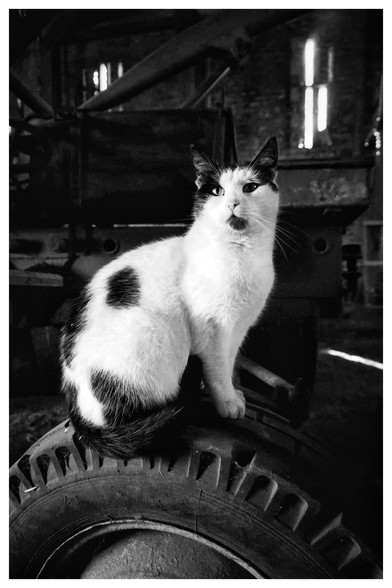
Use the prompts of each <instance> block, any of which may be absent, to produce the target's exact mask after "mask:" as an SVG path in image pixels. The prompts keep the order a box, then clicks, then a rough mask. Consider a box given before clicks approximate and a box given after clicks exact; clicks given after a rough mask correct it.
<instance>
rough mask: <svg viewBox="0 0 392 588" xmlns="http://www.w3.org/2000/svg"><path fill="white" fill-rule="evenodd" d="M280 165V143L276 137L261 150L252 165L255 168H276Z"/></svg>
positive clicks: (267, 141) (268, 140)
mask: <svg viewBox="0 0 392 588" xmlns="http://www.w3.org/2000/svg"><path fill="white" fill-rule="evenodd" d="M277 164H278V141H277V140H276V137H270V138H269V139H267V140H266V142H265V143H264V145H263V146H262V147H261V149H259V151H258V152H257V154H256V156H255V158H254V159H253V161H252V163H251V164H250V165H251V167H253V168H260V167H273V168H274V167H276V166H277Z"/></svg>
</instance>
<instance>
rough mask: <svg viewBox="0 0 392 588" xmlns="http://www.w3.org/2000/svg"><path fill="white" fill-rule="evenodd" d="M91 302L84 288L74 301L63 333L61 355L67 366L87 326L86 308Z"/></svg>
mask: <svg viewBox="0 0 392 588" xmlns="http://www.w3.org/2000/svg"><path fill="white" fill-rule="evenodd" d="M89 301H90V294H89V293H88V290H87V288H84V289H83V290H82V291H81V293H80V295H79V296H78V298H76V300H75V301H74V303H73V305H72V308H71V312H70V315H69V318H68V322H67V323H66V324H65V325H64V327H63V329H62V332H61V340H60V353H61V357H62V359H63V360H64V361H65V364H66V365H67V366H69V365H70V364H71V361H72V358H73V349H74V345H75V339H76V337H77V335H78V334H79V333H80V331H81V330H82V329H83V327H84V326H85V324H86V308H87V305H88V303H89Z"/></svg>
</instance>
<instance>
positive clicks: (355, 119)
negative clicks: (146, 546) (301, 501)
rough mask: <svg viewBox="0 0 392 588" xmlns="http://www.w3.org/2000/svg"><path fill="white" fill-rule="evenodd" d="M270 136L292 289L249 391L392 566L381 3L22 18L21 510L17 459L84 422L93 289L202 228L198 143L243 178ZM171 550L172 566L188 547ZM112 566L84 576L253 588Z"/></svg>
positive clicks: (254, 351) (15, 13) (15, 409)
mask: <svg viewBox="0 0 392 588" xmlns="http://www.w3.org/2000/svg"><path fill="white" fill-rule="evenodd" d="M271 135H276V136H277V139H278V143H279V151H280V159H279V165H278V183H279V188H280V194H281V211H280V215H279V223H278V232H277V239H276V248H275V265H276V271H277V283H276V287H275V289H274V291H273V295H272V298H271V299H270V302H269V305H268V308H267V310H266V311H265V313H264V314H263V317H262V319H261V321H260V323H259V324H258V325H257V326H256V327H254V328H253V329H252V331H251V333H250V336H249V338H248V339H247V342H246V344H245V346H244V348H243V350H242V356H241V358H240V360H239V362H238V367H239V378H240V381H241V384H242V385H243V386H244V388H245V389H246V390H248V391H249V394H250V398H253V396H252V395H255V397H256V396H258V397H259V398H260V399H261V400H254V402H256V403H257V402H259V403H261V404H262V406H263V410H264V411H265V414H267V415H275V416H274V418H275V417H276V418H278V417H279V418H280V421H279V422H282V423H284V425H281V426H282V427H283V426H285V427H286V426H287V427H289V428H290V430H293V431H294V433H293V435H294V434H297V433H296V432H299V434H309V435H314V436H316V437H318V438H319V439H320V441H321V442H322V443H323V444H325V446H328V451H331V452H333V455H334V457H333V459H332V462H331V463H332V465H331V469H330V470H329V474H330V475H329V482H330V484H331V486H333V488H334V491H336V494H337V498H336V505H337V506H336V508H337V509H338V511H339V512H341V511H342V512H343V523H344V524H345V525H346V526H347V527H348V528H349V529H351V531H352V532H353V533H354V534H355V536H356V537H359V540H360V541H363V542H364V544H365V545H367V548H369V550H370V552H372V553H373V554H374V558H375V561H376V560H377V562H380V561H381V559H382V304H383V299H382V293H383V289H382V228H383V222H382V11H381V10H371V9H367V10H362V9H361V10H345V9H344V10H343V9H342V10H281V9H279V10H272V9H271V10H270V9H268V10H264V9H263V10H240V9H238V10H237V9H236V10H218V9H211V10H209V9H187V10H178V9H162V10H160V9H146V10H139V9H137V10H136V9H133V10H131V9H130V10H123V9H116V10H98V9H97V10H96V9H94V10H85V9H79V10H76V9H67V10H59V9H53V10H41V9H34V10H10V463H11V465H12V464H15V465H14V466H13V468H14V469H13V470H12V472H13V473H12V476H11V478H10V479H11V481H12V482H11V485H10V489H11V493H10V495H11V503H12V504H13V505H14V506H15V507H16V508H19V507H21V506H23V507H24V505H25V501H26V500H32V495H33V489H35V488H36V487H37V486H38V482H36V480H35V478H34V479H29V476H27V475H26V471H25V470H24V469H23V463H25V462H24V461H23V457H22V456H23V455H24V454H25V455H26V454H27V455H29V452H30V450H29V448H30V446H31V445H32V444H33V443H35V442H36V441H38V440H39V438H40V437H41V436H42V435H43V434H45V433H47V432H48V431H49V430H50V429H51V428H52V427H54V426H56V425H59V424H60V423H62V422H63V421H64V420H65V419H67V409H66V406H65V402H64V399H63V397H62V396H61V394H60V367H59V359H58V343H59V334H60V329H61V327H62V326H63V325H64V323H65V321H66V320H67V317H68V315H69V311H70V307H71V304H72V301H73V300H74V299H75V298H76V297H77V295H78V294H79V292H80V290H81V288H82V286H83V285H84V284H85V283H86V282H87V280H89V279H90V278H91V277H92V276H93V275H94V273H95V272H96V271H97V270H98V269H99V268H100V267H102V266H103V265H104V264H106V263H108V262H109V261H111V260H112V259H114V258H115V257H116V256H117V255H119V254H120V253H123V252H124V251H126V250H127V249H130V248H132V247H134V246H136V245H138V244H141V243H145V242H148V241H151V240H156V239H159V238H162V237H166V236H171V235H181V234H184V233H185V232H186V231H187V228H188V226H189V224H190V223H191V221H192V207H193V194H194V171H193V166H192V161H191V158H190V152H189V145H190V144H197V145H199V146H200V147H201V148H202V149H203V150H205V151H206V153H209V154H211V155H212V156H213V157H214V158H215V159H216V160H220V161H222V162H225V163H227V164H232V163H236V162H241V161H246V160H248V159H250V158H252V157H253V155H254V153H255V152H256V151H257V149H258V148H259V146H260V144H261V143H262V142H263V141H264V140H265V138H266V137H268V136H271ZM334 351H337V352H338V354H334ZM339 353H340V355H339ZM363 360H365V361H363ZM366 362H367V363H366ZM276 415H278V416H276ZM271 418H272V416H271ZM279 426H280V425H279ZM69 467H70V466H69ZM151 467H153V466H151ZM37 471H38V470H37ZM15 472H16V473H15ZM48 475H49V474H48ZM23 476H25V477H23ZM201 477H202V476H201ZM26 478H27V481H26ZM331 480H333V481H331ZM22 488H24V490H23V491H22V490H21V489H22ZM23 492H25V494H24V495H23ZM334 505H335V502H334ZM335 515H336V513H335ZM335 515H334V516H335ZM279 516H280V515H279ZM276 517H277V518H279V517H278V515H275V518H276ZM332 519H333V520H335V519H336V516H335V518H333V517H332V518H331V520H332ZM339 520H340V519H339ZM303 524H304V526H305V523H303ZM286 526H287V525H286ZM288 526H290V525H288ZM332 527H333V525H332ZM332 527H331V526H330V527H328V529H330V528H332ZM304 533H305V531H304ZM139 540H140V541H143V538H142V539H140V538H139ZM146 540H147V539H146ZM187 540H188V539H187ZM159 541H161V539H160V540H159ZM173 541H174V540H173ZM184 541H185V539H184ZM189 541H190V540H189ZM342 541H343V540H342ZM350 541H351V539H350ZM157 543H158V542H157ZM184 545H186V542H185V544H184V543H183V546H182V547H183V549H188V548H186V547H185V546H184ZM355 545H356V546H357V543H355ZM128 548H129V545H128ZM133 548H134V549H135V550H136V551H137V546H136V547H135V546H134V547H133ZM153 549H156V550H157V549H158V547H157V544H155V543H154V544H153ZM167 549H168V551H167V552H165V551H164V548H162V550H163V551H162V553H163V555H162V558H163V559H165V558H166V555H167V553H171V551H173V552H174V551H175V550H176V549H178V546H177V543H176V542H175V541H174V542H173V543H172V544H170V545H169V547H168V548H167ZM203 549H206V550H207V547H206V546H205V545H204V546H203ZM233 549H234V548H233ZM345 549H346V552H347V553H346V552H345V553H346V555H345V556H344V557H343V556H342V558H343V559H342V560H340V559H339V562H340V563H338V564H336V569H337V570H338V572H336V573H339V574H341V576H339V575H337V576H333V577H347V578H352V577H358V578H369V577H379V576H377V574H378V573H379V572H375V571H374V569H375V565H376V564H374V565H373V567H372V566H371V564H370V563H369V561H370V559H369V557H370V556H369V557H368V556H367V557H368V559H367V560H366V566H367V567H366V566H365V564H363V567H361V568H360V566H358V569H357V571H353V570H354V568H353V566H354V564H353V561H354V560H355V558H357V555H358V553H357V551H356V549H357V547H355V548H353V547H352V544H351V543H350V545H349V546H347V545H346V544H345ZM358 549H359V548H358ZM170 550H171V551H170ZM365 551H366V550H365V549H362V553H365ZM187 553H188V552H187ZM165 554H166V555H165ZM189 557H190V558H192V546H190V547H189ZM203 557H204V556H203ZM205 557H206V560H208V558H212V555H211V554H210V553H208V554H207V553H206V555H205ZM214 557H215V556H214ZM244 557H245V556H244ZM334 557H335V556H334V555H331V556H330V558H329V556H328V557H327V559H328V558H329V559H328V561H330V562H332V563H331V565H332V564H334V563H336V562H335V560H334ZM336 557H337V556H336ZM339 557H341V552H340V551H339ZM358 557H359V556H358ZM372 557H373V556H372ZM90 559H91V558H90ZM245 559H246V558H245ZM368 560H369V561H368ZM64 561H65V560H64ZM67 561H68V560H67ZM105 561H106V560H105V559H104V558H103V557H102V558H101V560H100V561H98V563H97V564H96V568H94V570H93V572H91V573H92V575H90V576H88V575H87V576H86V575H85V576H83V577H188V578H195V577H201V578H202V577H226V578H234V577H235V578H237V577H253V576H252V573H251V572H249V573H250V574H251V575H250V576H246V575H243V576H242V575H241V573H242V572H238V570H237V568H235V566H234V564H232V565H231V567H230V566H229V567H228V569H227V570H226V571H225V572H222V574H226V575H222V576H213V575H212V576H209V575H208V574H209V573H211V572H210V571H207V568H205V569H204V570H203V569H201V570H199V569H196V568H192V569H188V570H186V569H182V567H181V565H180V564H178V565H179V567H178V570H179V571H178V576H175V575H174V576H172V575H170V574H169V571H168V570H167V569H166V568H165V566H164V565H163V570H164V571H163V572H159V570H158V568H157V569H156V570H155V575H152V576H149V575H148V574H147V575H144V576H143V575H137V574H140V573H142V572H140V570H139V571H138V572H137V573H136V572H135V571H134V572H133V573H134V575H128V576H121V575H117V576H116V575H111V576H104V575H101V576H100V575H99V574H104V572H105V569H106V568H105V565H106V564H105ZM211 561H212V560H211ZM214 562H215V560H213V561H212V563H211V564H210V567H211V569H213V568H214V566H217V567H216V569H220V566H221V565H223V564H222V562H220V561H219V563H216V562H215V563H214ZM62 565H64V566H65V564H64V562H63V564H62ZM113 565H114V566H116V565H117V566H118V567H117V568H115V569H116V570H117V571H118V569H119V568H120V563H118V562H117V564H113ZM121 565H122V564H121ZM328 565H329V564H328ZM377 565H379V564H377ZM350 566H351V567H350ZM207 567H208V566H207ZM223 567H224V566H223ZM208 569H210V568H208ZM222 569H223V568H222ZM252 569H253V568H252ZM370 569H371V570H372V571H370ZM97 570H98V571H97ZM157 570H158V571H157ZM165 570H166V571H165ZM248 571H249V570H248ZM31 573H32V572H31ZM47 573H48V574H49V573H52V574H53V573H56V572H53V571H52V572H49V571H48V572H47ZM59 573H60V572H59ZM114 573H115V572H112V574H114ZM128 573H129V572H128ZM151 573H152V572H151ZM292 573H293V574H294V573H295V572H294V571H293V572H292ZM309 573H310V572H309ZM26 574H27V572H26ZM94 574H98V575H95V576H94ZM165 574H169V575H165ZM192 574H193V575H192ZM203 574H204V575H203ZM236 574H239V575H236ZM282 574H283V572H282ZM331 574H332V572H331ZM372 574H373V575H372ZM15 577H21V576H15ZM26 577H29V576H28V575H27V576H26ZM34 577H36V576H34ZM40 577H71V576H66V575H65V576H61V575H58V576H57V575H52V576H50V575H48V576H40ZM79 577H82V576H79ZM256 577H260V576H256ZM266 577H277V578H278V577H307V576H295V575H292V576H285V575H280V574H279V572H276V575H275V576H273V575H272V572H271V569H269V571H268V573H267V572H266ZM308 577H313V576H308ZM314 577H317V576H314Z"/></svg>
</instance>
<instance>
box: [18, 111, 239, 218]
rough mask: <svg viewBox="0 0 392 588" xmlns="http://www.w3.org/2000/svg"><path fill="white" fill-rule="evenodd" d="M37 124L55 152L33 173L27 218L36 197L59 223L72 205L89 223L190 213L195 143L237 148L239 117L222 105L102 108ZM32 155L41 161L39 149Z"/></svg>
mask: <svg viewBox="0 0 392 588" xmlns="http://www.w3.org/2000/svg"><path fill="white" fill-rule="evenodd" d="M37 125H39V129H40V130H41V132H42V134H43V135H44V136H45V138H46V139H47V141H48V142H49V144H50V146H51V158H50V161H49V162H48V163H47V165H46V166H45V168H41V169H34V170H33V171H32V173H31V184H30V194H31V198H30V200H27V199H26V200H25V201H24V204H23V206H24V207H25V210H26V217H27V222H29V220H28V219H29V218H30V219H31V218H32V215H31V214H30V213H29V212H28V206H30V205H31V201H32V199H33V198H34V199H35V203H34V205H35V206H34V207H33V208H35V209H37V208H39V207H42V208H43V209H44V211H45V212H46V213H47V214H49V216H50V218H51V219H52V224H56V222H57V223H59V224H63V223H64V222H66V221H68V220H69V218H70V207H71V206H72V205H76V206H77V207H78V209H79V217H78V220H79V222H84V223H87V222H92V223H94V222H96V223H101V224H102V223H105V224H112V223H135V222H173V221H177V222H181V221H182V220H189V219H190V211H191V209H192V199H193V191H194V182H193V175H194V172H193V166H192V160H191V157H190V153H189V145H190V144H191V143H194V144H197V145H199V146H200V147H201V148H202V149H204V150H206V151H207V152H208V153H210V154H211V155H212V156H213V157H215V158H216V159H218V160H225V159H229V158H230V153H231V152H232V151H233V145H232V142H233V139H232V137H233V136H234V133H233V132H232V129H231V125H232V119H231V117H230V116H229V115H228V114H227V113H226V112H223V113H220V112H219V111H211V110H210V111H206V110H195V111H186V112H185V111H181V110H173V111H166V110H165V111H143V112H141V111H138V112H127V113H118V112H117V113H98V114H93V115H87V116H83V117H82V118H77V117H71V118H70V119H63V120H59V121H57V120H56V121H44V122H40V123H38V122H37ZM30 163H31V166H32V167H33V168H34V167H37V166H35V158H34V156H33V157H32V158H31V162H30ZM54 194H55V197H53V195H54ZM22 212H23V210H22ZM31 212H32V213H33V214H34V210H31ZM19 217H20V215H19ZM54 219H56V221H55V220H54ZM19 222H20V220H19Z"/></svg>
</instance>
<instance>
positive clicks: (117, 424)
mask: <svg viewBox="0 0 392 588" xmlns="http://www.w3.org/2000/svg"><path fill="white" fill-rule="evenodd" d="M200 385H201V364H200V360H199V359H198V358H197V357H190V358H189V361H188V365H187V368H186V370H185V372H184V374H183V376H182V380H181V383H180V391H179V395H178V397H177V399H176V401H175V402H173V403H171V404H166V405H163V406H157V407H154V408H151V409H148V410H147V409H146V410H144V411H138V412H137V413H136V414H133V415H129V417H128V418H126V419H122V420H118V419H115V420H114V421H113V424H111V423H108V424H107V425H106V426H104V427H98V426H96V425H93V424H91V423H90V422H88V421H87V420H86V419H84V418H83V416H82V415H81V413H80V411H79V408H78V406H77V403H76V390H74V391H72V390H65V392H66V394H67V397H68V404H69V414H70V418H71V422H72V424H73V426H74V429H75V431H76V433H77V435H78V436H79V439H80V441H81V442H82V443H83V444H84V445H86V446H88V447H91V448H92V449H93V450H95V451H96V452H97V453H98V454H100V455H104V456H108V457H112V458H115V459H124V460H127V459H130V458H132V457H134V456H135V455H140V454H142V453H143V452H145V451H147V450H149V449H151V448H153V447H155V446H158V447H160V448H162V447H168V446H170V445H171V444H172V442H173V441H174V438H175V436H176V435H177V433H178V430H179V428H180V427H181V426H182V425H183V424H184V423H185V422H186V421H187V419H188V418H189V416H190V413H191V411H192V408H193V407H194V406H195V402H197V400H198V397H199V392H200Z"/></svg>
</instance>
